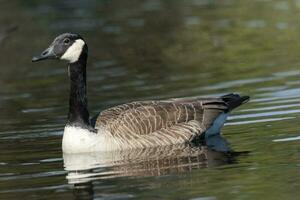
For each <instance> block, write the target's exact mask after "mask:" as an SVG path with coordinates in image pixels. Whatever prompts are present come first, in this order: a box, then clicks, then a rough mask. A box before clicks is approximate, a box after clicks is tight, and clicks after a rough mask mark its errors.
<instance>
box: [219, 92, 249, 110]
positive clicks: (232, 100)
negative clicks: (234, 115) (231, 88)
mask: <svg viewBox="0 0 300 200" xmlns="http://www.w3.org/2000/svg"><path fill="white" fill-rule="evenodd" d="M221 98H222V100H223V101H225V102H226V103H227V105H228V112H230V111H232V110H233V109H235V108H236V107H239V106H240V105H242V104H244V103H246V102H248V100H249V99H250V97H249V96H240V95H238V94H233V93H231V94H226V95H224V96H222V97H221Z"/></svg>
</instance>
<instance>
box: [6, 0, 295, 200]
mask: <svg viewBox="0 0 300 200" xmlns="http://www.w3.org/2000/svg"><path fill="white" fill-rule="evenodd" d="M62 32H77V33H80V34H81V35H83V36H84V38H85V39H86V41H87V43H88V45H89V52H90V53H89V62H88V72H87V73H88V96H89V108H90V113H91V114H92V115H95V114H96V113H97V112H99V111H101V110H103V109H105V108H108V107H111V106H113V105H117V104H120V103H124V102H129V101H134V100H147V99H163V98H170V97H183V96H195V95H221V94H225V93H228V92H238V93H242V94H247V95H250V96H251V97H252V99H251V101H250V102H249V103H247V104H246V105H244V106H242V107H240V108H239V109H237V110H236V111H234V113H233V114H232V116H231V118H230V119H229V120H228V122H227V124H226V125H225V127H224V129H223V135H224V137H225V138H226V139H227V140H228V141H229V142H230V144H231V147H232V149H234V150H235V151H237V152H243V151H248V152H249V153H248V154H243V155H240V156H237V157H235V156H234V157H231V156H229V157H228V155H224V154H222V153H218V152H211V151H208V150H207V149H201V150H199V149H198V150H195V149H194V148H191V147H182V146H179V147H174V148H173V147H172V148H166V149H165V148H163V149H152V150H144V151H138V152H136V151H132V152H125V153H123V154H117V155H115V154H113V155H111V154H109V155H100V154H89V155H78V156H75V157H68V156H65V155H63V154H62V151H61V139H62V134H63V127H64V124H65V121H66V113H67V110H68V90H69V84H68V77H67V67H66V64H65V63H61V62H56V61H49V62H41V63H38V64H36V63H31V57H32V55H34V54H36V53H40V51H41V50H44V49H45V48H46V47H47V46H48V44H49V43H50V42H51V41H52V39H53V38H54V37H55V36H56V35H58V34H60V33H62ZM299 38H300V1H299V0H280V1H279V0H278V1H275V0H244V1H238V0H223V1H217V0H172V1H171V0H165V1H163V0H147V1H121V0H103V1H96V0H90V1H84V0H82V1H81V0H76V1H71V0H63V1H50V0H48V1H37V0H30V1H29V0H28V1H27V0H26V1H21V0H19V1H17V0H15V1H6V0H0V71H1V72H0V85H1V87H0V152H1V153H0V199H57V200H58V199H194V200H195V199H197V200H221V199H222V200H223V199H225V200H226V199H228V200H232V199H243V200H244V199H246V200H248V199H249V200H250V199H251V200H252V199H264V200H266V199H272V200H274V199H275V200H276V199H299V196H300V190H299V188H300V145H299V144H300V142H299V136H300V130H299V129H300V125H299V121H300V98H299V97H300V89H299V88H300V87H299V86H300V42H299ZM282 139H287V141H284V140H282Z"/></svg>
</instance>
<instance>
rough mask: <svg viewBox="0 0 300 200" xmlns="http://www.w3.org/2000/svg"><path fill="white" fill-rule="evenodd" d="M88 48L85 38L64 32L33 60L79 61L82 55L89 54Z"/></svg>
mask: <svg viewBox="0 0 300 200" xmlns="http://www.w3.org/2000/svg"><path fill="white" fill-rule="evenodd" d="M87 51H88V48H87V45H86V43H85V41H84V40H83V38H82V37H81V36H80V35H78V34H74V33H63V34H61V35H59V36H57V37H56V38H55V39H54V41H53V42H52V43H51V44H50V46H49V47H48V48H47V49H46V50H45V51H43V52H42V53H41V54H40V55H39V56H35V57H33V58H32V62H36V61H40V60H45V59H61V60H67V61H68V62H69V63H74V62H76V61H78V59H79V58H80V56H81V55H83V54H87Z"/></svg>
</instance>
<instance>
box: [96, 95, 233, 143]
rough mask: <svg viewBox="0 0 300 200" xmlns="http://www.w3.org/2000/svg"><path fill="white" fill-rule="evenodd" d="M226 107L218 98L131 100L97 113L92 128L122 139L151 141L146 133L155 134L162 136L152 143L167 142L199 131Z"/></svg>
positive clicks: (187, 136) (206, 126)
mask: <svg viewBox="0 0 300 200" xmlns="http://www.w3.org/2000/svg"><path fill="white" fill-rule="evenodd" d="M227 109H228V107H227V104H226V103H225V102H224V101H223V100H222V99H220V98H197V97H196V98H182V99H170V100H165V101H148V102H132V103H128V104H123V105H120V106H116V107H113V108H110V109H108V110H105V111H103V112H102V113H100V115H99V117H98V119H97V122H96V126H95V127H96V128H97V127H105V128H106V129H107V130H108V131H109V132H110V133H111V134H112V135H113V136H116V137H119V138H121V139H124V140H130V139H134V140H136V139H139V138H140V137H141V136H143V137H144V139H145V138H146V139H147V138H148V141H149V143H153V142H154V141H151V137H148V136H156V138H160V137H162V138H161V140H157V141H155V142H156V143H159V142H160V141H161V142H162V143H170V142H171V140H174V138H175V139H176V140H177V141H178V140H180V141H181V140H183V141H186V140H189V139H191V138H192V137H193V136H195V135H197V134H200V133H203V132H204V131H205V130H206V129H207V128H209V127H210V126H211V124H212V123H213V121H214V120H215V118H216V117H217V116H218V115H219V114H220V113H222V112H224V111H226V110H227ZM152 138H153V137H152ZM167 140H170V141H167ZM183 141H182V142H183ZM172 143H174V142H172Z"/></svg>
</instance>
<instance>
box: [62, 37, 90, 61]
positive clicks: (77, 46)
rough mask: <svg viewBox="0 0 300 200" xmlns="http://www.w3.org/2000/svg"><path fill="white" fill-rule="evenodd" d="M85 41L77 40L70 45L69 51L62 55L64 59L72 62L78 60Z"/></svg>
mask: <svg viewBox="0 0 300 200" xmlns="http://www.w3.org/2000/svg"><path fill="white" fill-rule="evenodd" d="M84 44H85V43H84V41H83V40H81V39H77V40H75V42H74V43H73V44H72V46H70V47H69V48H68V49H67V51H66V52H65V53H64V54H63V55H62V56H61V57H60V59H62V60H67V61H69V62H70V63H73V62H76V61H77V60H78V59H79V56H80V54H81V52H82V49H83V46H84Z"/></svg>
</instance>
